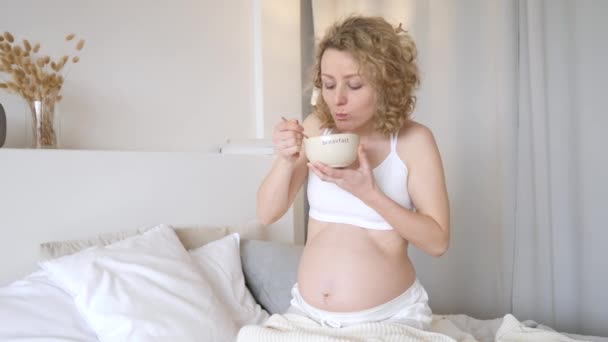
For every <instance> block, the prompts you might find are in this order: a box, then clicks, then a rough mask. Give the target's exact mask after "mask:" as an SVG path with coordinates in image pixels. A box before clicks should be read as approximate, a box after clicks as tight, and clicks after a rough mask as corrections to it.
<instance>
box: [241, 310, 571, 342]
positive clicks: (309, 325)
mask: <svg viewBox="0 0 608 342" xmlns="http://www.w3.org/2000/svg"><path fill="white" fill-rule="evenodd" d="M237 341H238V342H259V341H263V342H310V341H323V342H363V341H366V342H367V341H373V342H418V341H428V342H478V341H477V340H476V339H475V338H474V337H473V336H472V335H470V334H468V333H466V332H463V331H462V330H460V329H458V328H457V327H456V326H455V325H454V324H452V323H451V322H450V321H449V320H447V319H440V318H439V316H437V317H434V320H433V323H432V326H431V329H430V331H423V330H419V329H416V328H412V327H408V326H405V325H398V324H394V323H387V322H375V323H365V324H359V325H353V326H348V327H343V328H338V329H336V328H331V327H325V326H321V325H320V324H318V323H317V322H315V321H313V320H311V319H309V318H307V317H303V316H300V315H295V314H285V315H272V316H271V317H270V318H269V319H268V320H267V321H266V322H265V323H264V324H263V325H248V326H245V327H243V328H242V329H241V330H240V332H239V335H238V338H237ZM494 341H496V342H516V341H531V342H558V341H560V342H573V341H575V340H572V339H570V338H568V337H566V336H564V335H561V334H559V333H557V332H554V331H547V330H541V329H533V328H527V327H525V326H524V325H523V324H522V323H520V322H519V321H518V320H517V319H516V318H515V317H514V316H512V315H506V316H505V317H504V319H503V322H502V325H501V326H500V328H499V329H498V331H497V332H496V336H495V339H494Z"/></svg>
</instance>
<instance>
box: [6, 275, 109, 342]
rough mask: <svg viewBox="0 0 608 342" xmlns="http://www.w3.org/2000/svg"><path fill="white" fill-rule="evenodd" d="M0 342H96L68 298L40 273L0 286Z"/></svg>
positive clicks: (70, 298) (94, 336) (67, 295)
mask: <svg viewBox="0 0 608 342" xmlns="http://www.w3.org/2000/svg"><path fill="white" fill-rule="evenodd" d="M0 341H3V342H4V341H20V342H25V341H36V342H44V341H54V342H59V341H70V342H76V341H82V342H97V341H98V339H97V336H96V335H95V333H94V332H93V331H92V330H91V329H90V328H89V326H88V324H87V323H86V322H85V321H84V320H83V318H82V316H81V315H80V313H79V312H78V310H77V309H76V305H74V301H73V300H72V297H70V295H69V294H68V293H67V292H65V291H63V290H62V289H61V288H59V287H57V286H56V285H54V283H53V282H52V281H50V280H49V278H48V277H47V274H46V272H45V271H42V270H39V271H36V272H34V273H32V274H30V275H29V276H27V277H25V278H23V279H21V280H18V281H16V282H14V283H12V284H10V285H8V286H4V287H0Z"/></svg>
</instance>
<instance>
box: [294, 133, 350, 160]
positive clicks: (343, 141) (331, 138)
mask: <svg viewBox="0 0 608 342" xmlns="http://www.w3.org/2000/svg"><path fill="white" fill-rule="evenodd" d="M358 147H359V136H358V135H356V134H354V133H339V134H328V135H319V136H316V137H311V138H306V139H304V148H305V149H306V157H308V160H310V161H311V162H316V161H319V162H321V163H323V164H325V165H328V166H331V167H347V166H349V165H350V164H352V163H353V162H354V161H355V160H357V148H358Z"/></svg>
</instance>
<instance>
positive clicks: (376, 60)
mask: <svg viewBox="0 0 608 342" xmlns="http://www.w3.org/2000/svg"><path fill="white" fill-rule="evenodd" d="M327 49H336V50H339V51H346V52H348V53H350V54H351V55H352V56H353V57H354V58H355V60H356V61H357V62H358V63H359V66H360V68H361V71H362V73H363V76H364V77H365V78H367V79H368V80H369V81H370V82H371V85H372V87H373V88H374V90H375V92H376V98H377V106H376V112H375V113H374V121H375V126H376V130H377V131H379V132H381V133H382V134H385V135H389V134H392V133H395V132H397V131H398V130H399V128H400V127H401V126H402V125H403V124H404V122H405V121H406V120H407V119H409V118H410V116H411V114H412V112H413V111H414V108H415V107H416V96H414V91H415V89H416V88H418V86H419V84H420V76H419V71H418V65H417V63H416V55H417V50H416V45H415V44H414V41H413V40H412V38H411V37H410V35H409V34H408V33H407V32H405V31H403V30H402V29H401V25H399V27H398V28H396V29H395V28H394V27H393V26H391V24H389V23H388V22H387V21H386V20H384V18H381V17H364V16H350V17H348V18H346V19H344V20H343V21H340V22H337V23H336V24H334V25H333V26H331V27H330V28H329V29H328V30H327V32H326V33H325V36H324V37H323V39H321V41H320V42H319V44H318V46H317V52H316V56H315V65H314V67H313V75H312V79H313V85H314V87H316V88H318V89H321V88H322V82H321V58H322V57H323V54H324V53H325V51H326V50H327ZM315 112H316V114H317V116H318V117H319V119H320V120H321V125H322V127H327V128H335V127H336V125H335V122H334V119H333V117H332V115H331V113H330V111H329V108H328V106H327V103H325V100H324V99H323V96H319V97H318V98H317V103H316V105H315Z"/></svg>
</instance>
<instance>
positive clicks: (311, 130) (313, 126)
mask: <svg viewBox="0 0 608 342" xmlns="http://www.w3.org/2000/svg"><path fill="white" fill-rule="evenodd" d="M302 126H303V127H304V133H306V135H308V136H309V137H314V136H317V135H321V120H320V119H319V117H318V116H317V114H316V113H315V112H312V113H310V114H309V115H308V116H307V117H306V118H305V119H304V122H302Z"/></svg>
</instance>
